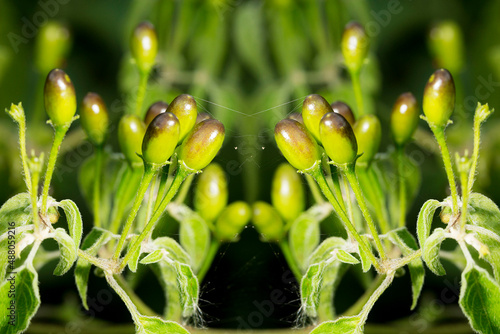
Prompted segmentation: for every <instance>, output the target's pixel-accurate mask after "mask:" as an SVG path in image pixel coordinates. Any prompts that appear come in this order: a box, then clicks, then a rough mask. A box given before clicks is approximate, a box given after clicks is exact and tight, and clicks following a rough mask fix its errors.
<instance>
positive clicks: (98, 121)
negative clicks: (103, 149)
mask: <svg viewBox="0 0 500 334" xmlns="http://www.w3.org/2000/svg"><path fill="white" fill-rule="evenodd" d="M80 121H81V123H82V127H83V130H84V131H85V133H86V134H87V136H88V138H89V139H90V141H91V142H92V143H94V145H97V146H99V145H101V144H102V143H103V142H104V139H105V138H106V135H107V133H108V126H109V114H108V109H107V108H106V104H105V103H104V101H103V100H102V98H101V97H100V96H99V94H96V93H92V92H90V93H87V95H85V97H84V98H83V101H82V105H81V108H80Z"/></svg>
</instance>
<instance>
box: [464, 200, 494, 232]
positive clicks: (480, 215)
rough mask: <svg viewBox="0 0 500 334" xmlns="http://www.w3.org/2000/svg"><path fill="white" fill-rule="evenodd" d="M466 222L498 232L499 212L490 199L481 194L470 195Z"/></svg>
mask: <svg viewBox="0 0 500 334" xmlns="http://www.w3.org/2000/svg"><path fill="white" fill-rule="evenodd" d="M467 220H468V221H470V222H471V223H472V224H474V225H477V226H481V227H484V228H487V229H489V230H492V231H500V210H499V209H498V206H497V205H496V204H495V203H494V202H493V201H492V200H491V199H489V198H488V197H486V196H484V195H482V194H478V193H471V194H470V199H469V211H468V218H467Z"/></svg>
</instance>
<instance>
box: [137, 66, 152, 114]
mask: <svg viewBox="0 0 500 334" xmlns="http://www.w3.org/2000/svg"><path fill="white" fill-rule="evenodd" d="M148 77H149V72H143V71H141V72H140V79H139V88H138V90H137V101H136V102H137V103H136V106H135V114H136V115H137V116H139V117H140V118H142V117H143V116H144V113H143V112H142V104H143V103H144V97H145V96H146V88H147V86H148Z"/></svg>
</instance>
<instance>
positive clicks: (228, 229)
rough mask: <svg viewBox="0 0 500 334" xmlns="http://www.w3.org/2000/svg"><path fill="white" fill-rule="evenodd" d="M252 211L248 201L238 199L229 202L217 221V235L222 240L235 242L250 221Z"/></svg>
mask: <svg viewBox="0 0 500 334" xmlns="http://www.w3.org/2000/svg"><path fill="white" fill-rule="evenodd" d="M251 216H252V211H251V209H250V207H249V206H248V204H247V203H245V202H243V201H237V202H233V203H231V204H229V205H228V206H227V207H226V208H225V209H224V210H223V211H222V213H221V214H220V215H219V218H217V221H216V223H215V235H216V237H217V238H218V239H219V241H222V242H233V241H237V240H238V236H239V234H240V232H241V230H243V228H244V227H245V225H246V224H248V222H249V221H250V218H251Z"/></svg>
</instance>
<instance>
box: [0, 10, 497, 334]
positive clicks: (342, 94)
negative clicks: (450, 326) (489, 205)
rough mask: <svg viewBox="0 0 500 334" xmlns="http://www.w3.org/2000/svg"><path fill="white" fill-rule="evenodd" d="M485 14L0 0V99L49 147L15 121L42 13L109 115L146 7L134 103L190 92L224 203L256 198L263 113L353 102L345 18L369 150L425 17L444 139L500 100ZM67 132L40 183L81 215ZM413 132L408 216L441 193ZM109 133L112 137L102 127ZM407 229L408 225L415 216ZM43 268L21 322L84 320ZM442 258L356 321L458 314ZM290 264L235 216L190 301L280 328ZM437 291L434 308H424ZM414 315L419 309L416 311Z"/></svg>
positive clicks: (416, 64)
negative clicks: (274, 300) (214, 148)
mask: <svg viewBox="0 0 500 334" xmlns="http://www.w3.org/2000/svg"><path fill="white" fill-rule="evenodd" d="M498 13H500V1H486V0H483V1H474V2H473V1H465V0H464V1H451V0H450V1H432V0H425V1H411V0H400V1H399V0H391V1H349V0H295V1H293V0H267V1H263V0H262V1H259V0H254V1H252V0H248V1H243V0H184V1H181V0H147V1H139V0H136V1H131V0H122V1H115V0H101V1H95V0H87V1H82V0H72V1H71V0H41V1H39V2H36V1H12V0H10V1H7V0H0V106H3V107H8V106H9V105H10V103H17V102H19V101H22V102H23V105H24V107H25V109H26V113H27V118H28V150H29V149H30V148H34V149H36V150H37V152H39V151H40V150H42V149H43V150H47V149H48V147H49V144H50V140H51V131H50V127H49V126H48V125H45V124H43V123H42V122H38V123H34V122H30V119H33V115H34V114H35V113H36V110H41V108H42V106H41V101H42V99H41V94H42V87H43V86H42V84H43V80H44V78H45V75H46V74H47V73H40V71H39V70H38V69H37V68H36V67H35V63H34V62H35V59H36V53H35V40H36V38H37V33H38V30H39V28H40V27H41V26H43V25H44V24H45V23H46V22H47V20H48V19H50V20H57V21H60V22H62V23H64V24H66V25H67V27H68V29H69V30H70V32H71V36H72V44H71V48H70V51H69V54H68V56H67V57H66V59H65V61H64V64H63V67H64V69H65V71H66V72H67V73H68V74H69V75H70V76H71V78H72V81H73V83H74V85H75V88H76V92H77V96H78V99H79V100H81V98H82V97H83V96H84V95H85V93H86V92H88V91H94V92H97V93H99V94H100V95H101V96H102V97H103V98H104V100H105V101H106V103H107V104H108V108H109V109H110V111H111V114H112V119H113V120H114V121H116V120H117V119H118V118H119V117H120V116H121V115H122V114H123V113H125V112H129V111H130V110H131V109H132V108H133V107H134V101H135V92H136V89H137V83H138V73H137V71H136V69H135V67H134V66H133V64H132V62H131V57H130V53H129V49H128V40H129V36H130V33H131V31H132V29H133V27H134V26H135V25H136V24H137V23H138V22H140V21H142V20H149V21H151V22H152V23H153V24H154V25H155V26H156V27H157V30H158V35H159V40H160V54H159V56H158V64H157V66H156V67H155V69H154V71H153V73H152V75H151V77H150V80H149V86H148V91H147V93H146V105H149V104H150V103H151V102H154V101H156V100H158V99H164V100H166V101H167V102H170V101H171V100H172V98H173V97H174V96H176V95H177V94H179V93H181V92H182V93H190V94H192V95H194V96H195V98H196V99H197V102H198V103H199V110H200V111H203V110H205V111H208V112H210V113H213V114H215V116H216V117H217V118H219V119H220V120H221V121H223V123H224V124H225V126H226V129H227V139H226V142H225V145H224V147H223V149H222V152H221V153H220V154H219V156H218V157H217V158H216V161H218V162H219V163H220V164H221V165H222V166H223V167H225V168H226V171H227V175H228V177H229V187H230V201H234V200H240V199H241V200H247V201H249V202H253V201H255V200H257V199H259V200H266V201H269V198H270V196H269V191H270V180H271V177H272V173H273V171H274V169H275V168H276V166H277V165H278V164H279V163H280V162H282V161H283V160H284V159H283V158H282V157H281V156H280V154H279V153H278V151H277V149H276V147H275V144H274V139H273V135H272V129H273V127H274V124H275V123H276V122H277V121H279V120H280V119H281V118H283V117H284V115H286V114H287V113H290V112H292V111H300V106H301V104H302V99H303V98H304V97H305V96H306V95H307V94H310V93H321V94H323V95H324V96H325V97H326V98H327V99H328V100H329V101H330V102H333V101H334V100H338V99H341V100H344V101H346V102H348V103H350V104H351V105H355V103H354V95H353V93H352V88H351V83H350V79H349V76H348V74H347V72H346V70H345V69H344V68H343V66H342V56H341V54H340V36H341V33H342V29H343V27H344V25H345V24H346V23H347V22H349V21H350V20H357V21H359V22H361V23H362V24H363V25H364V26H365V29H366V30H367V32H368V34H369V36H370V38H371V47H370V49H371V52H370V56H369V59H368V62H367V65H366V66H365V67H364V70H363V72H362V79H361V81H362V87H363V93H364V95H365V101H366V102H365V103H366V105H367V109H368V110H369V112H372V113H376V114H377V115H378V116H379V117H380V119H381V121H382V126H383V130H384V131H383V133H384V138H383V144H382V147H381V151H387V150H388V149H390V146H391V141H390V135H389V131H388V130H389V126H388V119H389V115H390V110H391V107H392V103H393V102H394V101H395V99H396V98H397V96H399V94H401V93H402V92H405V91H411V92H413V93H414V94H415V96H416V97H417V99H418V100H419V101H421V97H422V91H423V88H424V85H425V83H426V81H427V78H428V77H429V75H430V74H431V73H432V72H433V70H434V69H435V68H437V66H439V61H440V60H439V57H437V56H436V54H433V53H432V50H430V47H429V35H430V31H431V28H432V26H433V25H435V24H436V23H438V22H441V21H443V20H452V21H454V22H455V23H456V24H458V26H459V27H460V28H461V31H462V35H463V44H464V47H463V54H461V56H462V57H463V64H464V65H463V66H459V67H458V68H457V70H456V71H454V72H453V71H452V72H453V74H454V76H455V80H456V81H457V87H458V94H457V103H456V106H457V111H456V116H455V118H454V120H455V123H456V124H455V126H454V127H450V130H449V132H448V136H449V140H450V145H451V147H452V150H459V151H460V152H462V151H463V150H464V149H466V148H469V149H470V148H471V147H472V136H471V135H472V131H471V127H472V111H473V109H474V107H475V104H476V103H477V101H480V102H482V103H486V102H488V103H489V104H490V106H492V107H497V106H500V94H499V89H500V21H499V20H498V19H497V15H498ZM499 119H500V117H499V116H498V115H496V114H494V115H493V117H492V119H491V120H490V121H489V122H488V123H487V124H486V125H485V127H484V128H485V131H484V137H483V142H482V144H483V151H482V154H481V162H480V170H479V175H478V182H477V184H476V187H477V190H478V191H481V192H483V193H485V194H486V195H487V196H490V197H491V198H492V199H493V200H494V201H495V202H496V203H500V190H499V189H500V176H499V175H500V154H499V153H500V137H499V136H498V135H497V134H498V131H499V130H500V123H499ZM16 130H17V129H16V127H15V125H14V124H13V123H12V122H11V120H10V119H9V118H8V116H7V115H6V114H0V133H1V136H2V137H1V140H0V184H1V187H0V202H2V203H3V202H4V201H5V200H6V199H7V198H9V197H10V196H12V195H13V194H15V193H17V192H19V191H22V190H23V182H22V179H21V172H20V165H19V158H18V151H17V137H16ZM70 131H71V135H70V136H69V137H68V139H67V140H66V143H65V144H64V145H63V150H64V151H65V153H64V155H63V156H62V157H61V158H60V161H59V173H57V172H56V174H55V178H54V185H53V188H54V195H55V196H54V197H56V198H72V199H73V200H75V202H77V203H78V204H79V206H80V209H81V210H82V214H83V217H84V222H85V221H87V222H90V221H91V214H90V211H89V208H88V207H86V205H85V203H84V201H83V197H82V196H81V194H80V192H79V190H78V187H77V181H76V180H77V173H78V168H79V166H80V165H81V163H82V162H83V161H84V160H85V159H86V158H88V157H89V156H90V155H91V154H92V149H91V148H89V145H88V144H87V145H86V144H85V143H86V142H85V140H84V135H83V132H82V131H81V129H80V128H79V124H78V122H76V125H74V126H73V127H72V129H71V130H70ZM416 137H417V140H416V142H415V143H414V144H412V145H411V146H410V147H409V148H408V150H407V153H408V154H409V155H410V157H412V158H413V159H414V162H416V163H417V165H419V166H420V168H421V170H422V173H423V174H422V180H423V181H422V185H421V189H420V192H419V195H418V197H417V199H416V201H415V202H414V204H413V206H412V210H411V214H410V216H409V217H411V218H410V219H409V220H410V222H414V221H415V220H416V216H417V213H418V210H419V208H420V206H421V205H422V203H423V202H424V201H425V200H426V199H428V198H437V199H442V198H444V197H445V196H446V178H445V175H444V170H443V169H442V168H441V161H440V159H439V157H438V156H436V155H435V154H434V152H435V150H436V147H435V146H434V144H433V141H432V140H429V138H430V131H428V129H427V127H426V126H425V124H424V123H423V122H421V124H420V129H419V131H418V133H417V136H416ZM109 145H110V147H112V148H113V149H114V151H118V146H117V143H116V134H115V133H112V135H111V136H110V143H109ZM86 228H87V230H88V229H89V226H87V227H86ZM409 228H410V231H414V223H413V225H411V224H410V227H409ZM325 231H327V230H325ZM330 232H331V231H330ZM54 266H55V264H54ZM49 267H50V266H49ZM51 271H52V268H45V269H44V271H43V272H42V274H41V277H40V280H41V293H42V308H41V311H40V312H39V314H38V315H37V319H36V320H35V321H39V322H61V323H66V322H68V321H69V320H70V319H79V320H78V321H80V323H85V322H84V321H85V319H87V320H88V319H93V317H91V316H90V317H89V314H83V312H82V310H81V308H80V307H79V301H78V299H77V297H76V289H75V287H74V284H73V279H72V277H71V275H66V276H65V277H62V278H57V279H54V278H53V277H52V276H51V274H50V273H51ZM448 272H449V273H450V274H451V276H450V277H448V278H447V279H446V281H445V280H443V279H442V278H437V277H435V276H433V275H428V276H427V277H428V279H427V284H426V288H425V289H426V290H425V293H424V300H423V301H422V303H421V306H420V308H419V309H417V311H416V313H414V314H413V315H412V314H411V313H410V311H409V306H410V299H411V298H410V285H409V279H408V278H407V277H406V276H405V277H403V278H402V279H398V280H396V282H395V283H394V286H393V287H391V290H390V291H389V292H388V293H387V294H385V295H384V296H383V297H382V298H381V300H380V301H379V302H378V303H377V304H376V306H375V309H374V310H373V312H372V314H371V315H370V319H369V321H370V322H380V323H383V322H388V321H394V320H397V319H401V318H405V317H410V318H407V319H405V320H400V321H401V324H402V325H403V326H406V327H407V328H409V329H408V331H409V332H416V331H417V330H418V329H419V328H421V326H423V324H424V323H427V324H429V323H432V322H447V321H456V320H457V317H458V318H460V317H461V316H460V312H459V311H458V308H457V307H456V305H454V303H455V302H456V301H453V302H452V303H450V305H448V303H444V302H443V303H441V304H442V305H441V304H440V303H439V301H440V300H441V299H440V294H441V293H442V291H443V289H445V288H446V287H448V288H449V286H450V285H452V286H456V284H457V283H456V282H457V281H456V280H455V278H456V277H454V276H453V275H455V276H456V275H457V271H456V269H454V268H453V267H451V266H449V271H448ZM291 277H292V275H291V274H289V273H288V268H287V266H286V263H285V261H284V259H283V258H282V256H281V254H280V253H279V250H278V247H275V246H274V245H271V244H265V243H262V242H260V241H259V238H258V235H257V233H256V232H255V231H254V229H253V228H251V227H249V228H247V229H246V230H245V231H244V233H243V234H242V238H241V240H240V242H239V243H235V244H229V245H223V247H222V248H221V251H220V253H219V255H218V256H217V258H216V260H215V261H214V264H213V266H212V268H211V270H210V272H209V273H208V275H207V277H206V278H205V280H204V282H203V283H202V287H201V292H202V295H201V304H200V307H201V309H202V311H203V313H204V315H205V320H206V326H208V327H224V328H238V327H239V328H280V327H283V328H285V327H291V326H293V325H294V324H295V317H296V314H297V311H298V308H299V306H300V301H299V296H298V287H297V284H296V282H295V281H293V280H291ZM90 282H91V287H90V290H89V295H90V296H92V295H96V294H98V292H99V291H100V289H103V288H105V283H104V280H102V279H100V278H97V277H92V278H91V281H90ZM160 289H161V288H160V286H159V284H158V283H157V282H156V281H155V279H154V276H153V275H152V274H151V273H147V274H146V277H145V278H144V281H143V284H141V285H140V286H139V288H138V293H139V295H141V296H142V297H143V298H144V300H145V301H146V302H147V303H148V304H150V305H151V306H152V307H153V309H157V310H160V309H161V307H162V304H163V303H164V302H163V300H160V299H159V298H158V296H159V295H161V293H160V292H159V291H160ZM276 289H277V290H278V291H280V292H282V293H283V296H284V298H285V302H284V303H282V304H281V303H280V304H279V305H278V304H273V305H272V308H269V307H267V308H266V306H265V305H268V303H265V301H268V300H270V295H271V293H272V292H273V291H274V290H276ZM361 293H362V289H361V287H360V286H358V285H357V284H356V282H355V280H351V279H349V276H348V277H347V278H346V279H345V280H344V281H343V283H342V284H341V286H340V288H339V293H338V295H337V299H336V305H337V307H338V309H339V311H342V310H343V309H345V308H347V307H348V306H349V305H350V304H351V303H352V302H353V301H355V300H356V299H357V297H358V296H359V295H360V294H361ZM436 301H438V302H436ZM445 304H446V305H445ZM436 305H438V306H442V308H441V307H438V310H437V311H436V307H437V306H436ZM71 306H72V307H71ZM433 307H434V309H433ZM388 309H390V310H391V312H390V313H389V312H387V310H388ZM433 310H434V311H433ZM127 314H128V313H127V312H126V309H125V307H124V306H123V305H122V303H121V302H120V301H119V300H118V298H114V299H113V301H112V302H111V304H109V305H108V306H106V307H103V308H102V309H100V310H98V312H97V314H96V317H97V318H98V319H102V320H106V321H112V322H129V321H130V319H128V315H127ZM124 315H127V316H124ZM412 317H413V318H412ZM412 319H414V320H412ZM422 319H424V320H425V321H424V322H421V321H419V320H422ZM95 321H98V320H95ZM99 321H100V320H99ZM419 326H420V327H419Z"/></svg>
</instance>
